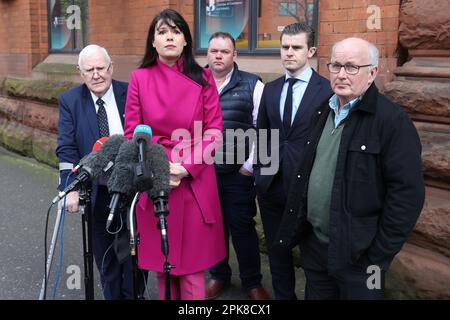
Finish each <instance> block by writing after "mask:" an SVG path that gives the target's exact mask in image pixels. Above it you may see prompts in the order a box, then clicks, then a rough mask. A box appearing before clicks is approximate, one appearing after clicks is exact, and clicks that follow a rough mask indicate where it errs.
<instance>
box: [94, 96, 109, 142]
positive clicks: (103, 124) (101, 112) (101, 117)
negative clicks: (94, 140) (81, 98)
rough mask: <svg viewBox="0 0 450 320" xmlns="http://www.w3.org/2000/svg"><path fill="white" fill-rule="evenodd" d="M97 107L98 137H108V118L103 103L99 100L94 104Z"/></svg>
mask: <svg viewBox="0 0 450 320" xmlns="http://www.w3.org/2000/svg"><path fill="white" fill-rule="evenodd" d="M96 104H97V105H98V111H97V122H98V131H99V133H100V137H109V126H108V116H107V115H106V110H105V101H103V100H102V99H101V98H99V99H98V100H97V102H96Z"/></svg>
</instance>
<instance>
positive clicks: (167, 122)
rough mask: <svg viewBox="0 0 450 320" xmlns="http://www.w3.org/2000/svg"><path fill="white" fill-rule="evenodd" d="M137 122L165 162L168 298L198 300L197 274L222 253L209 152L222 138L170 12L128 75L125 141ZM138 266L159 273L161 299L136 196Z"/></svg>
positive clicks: (148, 223) (155, 245)
mask: <svg viewBox="0 0 450 320" xmlns="http://www.w3.org/2000/svg"><path fill="white" fill-rule="evenodd" d="M139 124H147V125H149V126H150V127H151V128H152V131H153V138H152V143H158V144H161V145H163V146H164V147H165V149H166V153H167V156H168V158H169V161H170V185H171V188H172V189H171V191H170V194H169V210H170V213H169V215H168V217H167V231H168V238H169V262H170V264H172V265H175V266H176V268H174V269H171V272H170V273H171V298H172V299H182V300H190V299H204V297H205V282H204V281H205V280H204V270H206V269H208V268H209V267H211V266H213V265H214V264H216V263H217V262H219V261H221V260H222V259H223V258H224V257H225V255H226V252H225V241H224V239H225V238H224V234H223V232H224V231H223V223H222V216H221V215H222V212H221V209H220V202H219V196H218V191H217V183H216V175H215V171H214V166H213V160H212V157H211V156H212V154H213V153H214V149H215V148H216V147H217V144H218V142H220V139H221V131H222V113H221V108H220V105H219V97H218V94H217V89H216V86H215V84H214V78H213V77H212V75H211V73H210V71H209V70H208V69H203V68H202V67H200V66H199V65H198V64H197V62H195V60H194V57H193V51H192V38H191V34H190V30H189V26H188V24H187V23H186V21H185V20H184V19H183V17H182V16H181V15H180V14H179V13H177V12H176V11H174V10H170V9H167V10H164V11H162V12H160V13H159V14H158V15H157V16H156V17H155V18H154V19H153V21H152V23H151V25H150V28H149V31H148V37H147V45H146V52H145V56H144V58H143V62H142V64H141V66H140V68H139V69H136V70H134V71H133V72H132V74H131V80H130V83H129V87H128V96H127V102H126V107H125V136H127V137H128V138H131V137H132V135H133V131H134V129H135V128H136V126H137V125H139ZM136 214H137V224H138V232H139V233H140V246H139V248H138V249H139V250H138V252H139V255H138V264H139V267H140V268H141V269H146V270H152V271H156V272H158V292H159V296H160V298H161V299H163V298H164V296H165V295H164V289H165V288H164V279H165V276H164V273H163V264H164V256H163V254H162V251H161V234H160V230H159V229H158V228H157V218H156V217H155V216H154V214H153V204H152V201H151V199H148V198H147V197H146V196H145V194H142V195H141V197H140V199H139V202H138V204H137V209H136Z"/></svg>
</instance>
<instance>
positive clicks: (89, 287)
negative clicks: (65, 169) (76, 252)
mask: <svg viewBox="0 0 450 320" xmlns="http://www.w3.org/2000/svg"><path fill="white" fill-rule="evenodd" d="M91 190H92V184H91V183H86V184H85V185H82V186H81V188H80V200H79V208H80V213H81V220H82V232H83V258H84V285H85V299H86V300H94V265H93V254H92V212H91V197H90V194H91Z"/></svg>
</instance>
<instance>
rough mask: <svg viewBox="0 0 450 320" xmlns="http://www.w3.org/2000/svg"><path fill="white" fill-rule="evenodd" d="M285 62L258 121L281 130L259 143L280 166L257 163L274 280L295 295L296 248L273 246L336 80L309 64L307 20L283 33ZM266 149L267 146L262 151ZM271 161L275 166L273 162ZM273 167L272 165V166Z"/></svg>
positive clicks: (286, 296) (280, 290) (285, 296)
mask: <svg viewBox="0 0 450 320" xmlns="http://www.w3.org/2000/svg"><path fill="white" fill-rule="evenodd" d="M280 40H281V50H280V52H281V61H282V63H283V67H284V68H285V70H286V74H285V75H283V76H282V77H280V78H278V79H276V80H274V81H272V82H269V83H267V84H266V86H265V87H264V92H263V95H262V98H261V104H260V107H259V115H258V121H257V129H258V132H260V133H261V132H262V131H261V129H267V132H268V133H269V136H270V135H273V134H274V130H276V131H275V132H278V134H279V140H276V143H272V142H271V141H272V138H271V139H267V144H265V145H262V144H261V143H265V142H262V141H263V140H265V139H261V136H259V139H258V140H259V148H258V149H261V148H266V150H268V152H269V154H270V155H271V157H272V158H274V155H275V154H278V155H279V165H278V170H274V171H275V172H274V173H269V174H268V173H267V171H266V172H265V170H264V169H267V164H262V161H260V159H259V160H258V163H257V164H256V165H255V183H256V191H257V196H258V203H259V208H260V213H261V220H262V223H263V227H264V234H265V237H266V242H267V249H268V253H269V263H270V271H271V274H272V285H273V290H274V294H275V298H276V299H282V300H291V299H292V300H295V299H297V297H296V294H295V272H294V264H293V258H292V251H291V250H290V249H286V248H283V247H280V246H275V247H273V240H274V239H275V236H276V232H277V230H278V226H279V225H280V222H281V218H282V214H283V211H284V207H285V202H286V194H287V191H288V187H289V185H290V183H291V181H292V179H293V178H295V179H299V178H300V177H297V176H295V177H293V176H292V172H293V171H294V169H295V168H296V166H297V164H298V162H300V161H301V158H302V152H303V150H304V147H305V145H306V144H307V143H308V141H307V137H308V133H309V130H310V128H311V120H312V118H313V114H314V113H315V112H317V109H318V107H319V106H320V105H321V104H322V103H323V102H325V101H327V100H328V99H329V98H330V96H331V95H332V93H333V92H332V90H331V87H330V83H329V81H328V80H327V79H325V78H323V77H321V76H320V75H318V74H317V73H316V72H315V71H314V70H313V69H312V68H311V67H310V65H309V59H311V58H312V57H313V56H314V54H315V52H316V48H315V47H314V31H313V30H312V28H311V27H309V26H308V25H306V24H305V23H294V24H291V25H288V26H286V27H285V28H284V30H283V31H282V33H281V38H280ZM260 151H261V150H260ZM270 165H273V163H271V164H270ZM270 171H271V170H270Z"/></svg>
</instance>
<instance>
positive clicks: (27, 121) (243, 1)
mask: <svg viewBox="0 0 450 320" xmlns="http://www.w3.org/2000/svg"><path fill="white" fill-rule="evenodd" d="M165 8H172V9H175V10H177V11H179V12H180V13H182V15H183V16H184V17H185V18H186V20H187V21H188V23H189V25H190V27H191V31H192V33H193V38H194V42H195V54H196V58H197V60H198V61H199V63H200V64H205V62H206V59H205V48H206V46H207V41H208V38H209V35H210V34H212V33H213V32H215V31H219V30H222V31H227V32H230V33H231V34H232V35H233V36H234V37H235V38H236V39H237V48H238V52H239V54H238V63H239V66H240V69H242V70H246V71H249V72H254V73H257V74H259V75H260V76H261V77H262V79H263V80H264V81H269V80H272V79H274V78H277V77H279V76H280V75H281V74H283V68H282V65H281V63H280V58H279V37H280V32H281V30H282V29H283V27H284V26H285V25H287V24H290V23H292V22H295V21H307V22H308V23H309V24H310V25H311V26H313V28H314V29H315V30H316V46H317V48H318V50H317V54H316V56H315V57H314V58H313V63H312V65H313V67H314V68H315V69H316V70H317V71H318V72H319V73H321V74H322V75H323V76H325V77H328V71H327V69H326V64H327V63H328V62H329V60H330V50H331V46H332V45H333V43H334V42H336V41H338V40H340V39H343V38H346V37H349V36H358V37H362V38H365V39H367V40H369V41H370V42H372V43H374V44H375V45H376V46H377V47H378V48H379V50H380V65H379V67H380V75H379V76H378V78H377V80H376V84H377V86H378V87H379V88H380V89H381V90H383V91H384V93H385V94H387V95H388V96H389V97H390V98H391V99H393V100H394V101H396V102H397V103H399V104H400V105H402V106H403V107H404V108H405V109H406V110H407V111H408V112H409V114H410V116H411V118H412V119H413V120H414V123H415V125H416V127H417V128H418V130H419V133H420V136H421V140H422V145H423V154H422V159H423V170H424V176H425V180H426V183H427V200H426V204H425V207H424V210H423V212H422V214H421V217H420V219H419V222H418V224H417V226H416V229H415V230H414V232H413V234H412V235H411V238H410V240H409V241H408V243H407V244H406V245H405V247H404V248H403V250H402V251H401V252H400V253H399V254H398V256H397V257H396V259H395V261H394V263H393V265H392V268H391V270H390V272H389V277H388V278H389V282H388V286H389V288H390V290H391V292H393V294H392V295H391V296H392V297H402V298H446V299H449V298H450V63H449V61H450V33H449V32H448V30H450V14H449V12H450V2H449V1H448V0H430V1H420V0H294V1H292V0H280V1H270V0H233V1H227V0H193V1H188V0H151V1H150V0H133V1H119V0H108V1H107V0H95V1H93V0H0V144H1V145H3V146H6V147H7V148H9V149H12V150H14V151H16V152H19V153H21V154H24V155H28V156H31V157H35V158H36V159H38V160H40V161H42V162H45V163H48V164H50V165H53V166H56V165H57V159H56V157H55V146H56V134H57V116H58V112H57V96H58V94H59V93H61V92H62V91H64V90H66V89H67V88H70V87H72V86H73V85H75V84H76V83H78V82H80V78H79V75H78V74H77V71H76V64H77V53H78V52H79V51H80V49H81V48H83V46H85V45H87V44H91V43H96V44H99V45H101V46H104V47H106V48H107V49H108V51H109V52H110V54H111V56H112V59H113V61H114V68H115V69H114V70H115V78H116V79H118V80H123V81H128V79H129V75H130V72H131V70H133V69H134V68H136V67H137V66H138V64H139V62H140V60H141V59H142V56H143V54H144V48H145V42H146V36H147V30H148V27H149V24H150V22H151V20H152V18H153V17H154V15H155V14H156V13H157V12H159V11H161V10H162V9H165Z"/></svg>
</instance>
